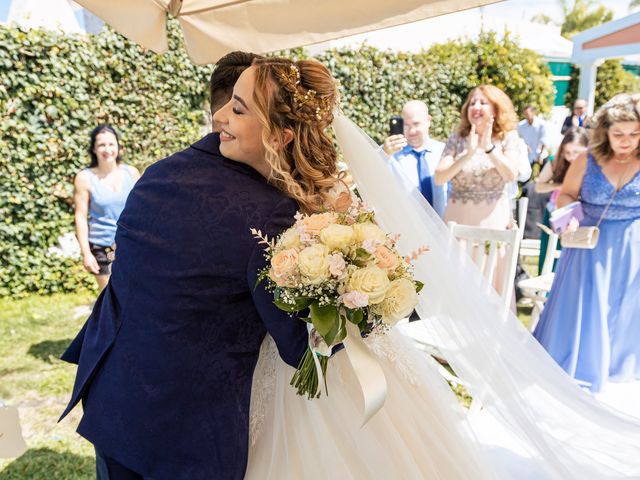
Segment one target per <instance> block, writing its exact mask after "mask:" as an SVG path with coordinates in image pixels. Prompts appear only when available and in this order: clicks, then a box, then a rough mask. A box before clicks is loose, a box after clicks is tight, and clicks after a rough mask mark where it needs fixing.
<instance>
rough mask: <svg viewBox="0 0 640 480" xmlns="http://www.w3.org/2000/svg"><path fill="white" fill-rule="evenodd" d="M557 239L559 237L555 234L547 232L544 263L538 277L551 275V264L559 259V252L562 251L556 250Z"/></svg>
mask: <svg viewBox="0 0 640 480" xmlns="http://www.w3.org/2000/svg"><path fill="white" fill-rule="evenodd" d="M558 239H559V237H558V234H557V233H554V232H552V231H549V241H548V242H547V250H546V251H545V257H544V262H543V264H542V268H541V269H540V275H546V274H547V273H551V272H552V271H553V263H554V262H555V261H556V259H557V258H558V257H560V252H561V251H562V250H558Z"/></svg>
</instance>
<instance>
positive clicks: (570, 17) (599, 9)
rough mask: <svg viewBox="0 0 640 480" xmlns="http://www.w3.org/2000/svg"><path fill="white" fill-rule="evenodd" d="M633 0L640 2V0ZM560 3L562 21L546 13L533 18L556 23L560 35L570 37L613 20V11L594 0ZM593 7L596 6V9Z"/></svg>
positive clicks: (540, 21)
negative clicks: (570, 3)
mask: <svg viewBox="0 0 640 480" xmlns="http://www.w3.org/2000/svg"><path fill="white" fill-rule="evenodd" d="M633 2H637V3H638V4H640V0H633ZM633 2H632V3H633ZM559 3H560V7H561V8H562V22H554V21H553V19H552V18H551V17H550V16H549V15H545V14H540V15H536V16H535V17H533V18H532V19H531V20H532V21H534V22H538V23H555V24H556V25H558V26H560V35H562V36H563V37H565V38H568V39H571V37H573V36H574V35H575V34H576V33H580V32H582V31H584V30H588V29H590V28H592V27H595V26H597V25H600V24H602V23H606V22H609V21H611V20H613V11H612V10H610V9H608V8H607V7H605V6H604V5H597V6H596V4H595V2H594V0H575V1H574V2H573V5H569V2H568V0H559ZM592 7H595V10H594V9H592Z"/></svg>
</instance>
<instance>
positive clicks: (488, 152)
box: [484, 143, 496, 155]
mask: <svg viewBox="0 0 640 480" xmlns="http://www.w3.org/2000/svg"><path fill="white" fill-rule="evenodd" d="M495 148H496V144H495V143H492V144H491V147H490V148H489V150H485V151H484V153H486V154H487V155H489V154H490V153H491V152H493V151H494V150H495Z"/></svg>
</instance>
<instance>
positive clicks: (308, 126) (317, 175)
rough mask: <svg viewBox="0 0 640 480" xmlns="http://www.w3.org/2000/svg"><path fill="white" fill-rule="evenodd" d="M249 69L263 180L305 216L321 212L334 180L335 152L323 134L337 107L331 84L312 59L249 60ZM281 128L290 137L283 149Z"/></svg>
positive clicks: (334, 87)
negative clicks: (266, 174)
mask: <svg viewBox="0 0 640 480" xmlns="http://www.w3.org/2000/svg"><path fill="white" fill-rule="evenodd" d="M252 66H253V67H255V87H254V92H253V100H254V102H255V104H256V106H257V117H258V120H259V122H260V123H261V125H262V127H263V130H262V143H263V144H264V147H265V150H266V158H265V159H266V161H267V162H268V163H269V165H270V166H271V178H270V179H269V181H270V182H271V183H272V184H274V185H275V186H276V187H277V188H279V189H280V190H282V191H284V192H286V193H287V194H288V195H289V196H291V197H292V198H293V199H295V200H296V201H297V202H298V204H299V205H300V207H301V209H302V210H303V211H305V212H306V213H313V212H318V211H321V210H323V207H324V205H325V197H324V195H325V192H327V191H328V190H329V189H331V188H332V187H333V186H335V184H336V182H337V181H338V179H337V174H338V167H337V165H336V161H337V152H336V149H335V147H334V145H333V141H332V139H331V137H330V136H329V134H328V128H329V126H330V124H331V121H332V120H333V113H334V110H335V109H336V107H337V105H338V103H339V94H338V86H337V82H336V80H335V79H334V78H333V77H332V75H331V73H330V72H329V70H327V68H326V67H325V66H324V65H322V64H321V63H320V62H318V61H315V60H300V61H297V62H293V61H291V60H289V59H286V58H266V59H256V60H254V62H253V65H252ZM285 129H289V130H291V131H292V132H293V140H292V141H291V142H289V143H288V144H286V145H285V136H284V135H285V132H284V130H285ZM274 138H275V139H276V141H275V142H274V141H273V139H274ZM274 145H275V146H274ZM281 145H283V147H277V146H281Z"/></svg>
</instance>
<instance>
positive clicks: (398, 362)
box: [365, 329, 424, 385]
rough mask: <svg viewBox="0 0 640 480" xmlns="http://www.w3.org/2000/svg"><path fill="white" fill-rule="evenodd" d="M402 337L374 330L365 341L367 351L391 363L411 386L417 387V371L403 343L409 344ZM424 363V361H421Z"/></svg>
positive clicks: (408, 349) (385, 330)
mask: <svg viewBox="0 0 640 480" xmlns="http://www.w3.org/2000/svg"><path fill="white" fill-rule="evenodd" d="M411 341H412V340H410V339H409V340H408V339H406V338H405V337H403V336H402V335H399V334H393V335H391V334H390V332H389V331H388V329H384V330H382V329H376V330H374V331H373V332H371V334H370V335H369V336H368V337H367V338H366V339H365V343H366V344H367V346H368V347H369V350H371V352H373V354H374V355H375V356H377V357H381V358H385V359H387V360H388V361H389V362H390V363H392V364H393V365H394V366H395V367H396V369H397V370H398V373H400V375H402V377H403V378H404V379H405V380H407V382H409V383H410V384H411V385H418V378H419V375H418V373H417V372H418V370H417V367H416V365H415V362H414V359H412V358H411V356H410V355H408V354H407V353H406V352H408V351H410V348H408V347H407V345H403V343H404V342H411ZM422 360H423V361H424V359H422Z"/></svg>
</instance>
